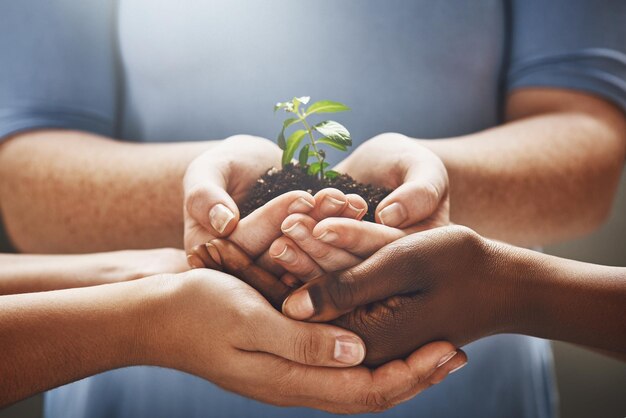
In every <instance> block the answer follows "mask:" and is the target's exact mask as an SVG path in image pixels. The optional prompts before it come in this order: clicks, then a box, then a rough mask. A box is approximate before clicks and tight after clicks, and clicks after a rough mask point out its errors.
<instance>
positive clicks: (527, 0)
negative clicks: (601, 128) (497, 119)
mask: <svg viewBox="0 0 626 418" xmlns="http://www.w3.org/2000/svg"><path fill="white" fill-rule="evenodd" d="M510 54H511V55H510V57H511V60H510V67H509V71H508V74H507V80H506V84H507V86H506V87H507V90H508V91H509V92H510V91H512V90H515V89H517V88H521V87H546V86H549V87H560V88H568V89H574V90H580V91H584V92H588V93H592V94H595V95H598V96H600V97H603V98H605V99H607V100H609V101H611V102H613V103H615V104H616V105H618V106H619V107H621V108H622V109H623V110H625V111H626V1H624V0H550V1H544V0H512V6H511V51H510Z"/></svg>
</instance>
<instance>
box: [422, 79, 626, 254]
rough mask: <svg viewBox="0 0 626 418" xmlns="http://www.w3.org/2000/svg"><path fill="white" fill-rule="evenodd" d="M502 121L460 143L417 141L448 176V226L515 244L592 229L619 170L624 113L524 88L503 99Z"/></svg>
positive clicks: (624, 147)
mask: <svg viewBox="0 0 626 418" xmlns="http://www.w3.org/2000/svg"><path fill="white" fill-rule="evenodd" d="M507 118H508V122H507V123H505V124H504V125H502V126H499V127H496V128H493V129H489V130H486V131H483V132H479V133H476V134H472V135H468V136H465V137H460V138H453V139H445V140H436V141H420V143H421V144H422V145H424V146H426V147H428V148H430V149H431V150H432V151H434V152H435V153H436V154H437V155H439V157H440V158H441V159H442V160H443V162H444V164H445V166H446V168H447V170H448V174H449V177H450V210H451V219H452V221H453V222H456V223H459V224H463V225H468V226H470V227H472V228H474V229H475V230H476V231H478V232H479V233H481V234H483V235H486V236H489V237H492V238H496V239H501V240H504V241H508V242H512V243H515V244H518V245H540V244H547V243H550V242H554V241H559V240H563V239H567V238H572V237H575V236H579V235H582V234H585V233H587V232H589V231H591V230H593V229H594V228H596V227H598V226H599V225H600V224H601V223H602V222H603V221H604V220H605V219H606V218H607V216H608V215H609V213H610V210H611V205H612V202H613V197H614V193H615V190H616V188H617V185H618V183H619V178H620V174H621V171H622V167H623V164H624V158H625V153H626V119H625V116H624V114H623V113H622V112H620V111H619V110H618V109H617V108H615V107H614V106H612V105H611V104H609V103H608V102H606V101H604V100H601V99H598V98H595V97H593V96H590V95H587V94H583V93H575V92H571V91H565V90H555V89H525V90H520V91H518V92H516V93H515V94H513V95H512V96H511V97H510V98H509V100H508V106H507Z"/></svg>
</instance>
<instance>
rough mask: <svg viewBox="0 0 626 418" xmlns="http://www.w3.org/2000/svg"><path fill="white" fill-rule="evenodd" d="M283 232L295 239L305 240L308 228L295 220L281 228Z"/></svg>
mask: <svg viewBox="0 0 626 418" xmlns="http://www.w3.org/2000/svg"><path fill="white" fill-rule="evenodd" d="M283 232H284V233H285V234H286V235H288V236H289V237H291V238H293V239H295V240H296V241H302V240H305V239H306V238H307V237H308V236H309V230H308V229H307V227H306V226H304V225H302V223H301V222H296V223H295V224H293V225H291V226H290V227H289V228H287V229H283Z"/></svg>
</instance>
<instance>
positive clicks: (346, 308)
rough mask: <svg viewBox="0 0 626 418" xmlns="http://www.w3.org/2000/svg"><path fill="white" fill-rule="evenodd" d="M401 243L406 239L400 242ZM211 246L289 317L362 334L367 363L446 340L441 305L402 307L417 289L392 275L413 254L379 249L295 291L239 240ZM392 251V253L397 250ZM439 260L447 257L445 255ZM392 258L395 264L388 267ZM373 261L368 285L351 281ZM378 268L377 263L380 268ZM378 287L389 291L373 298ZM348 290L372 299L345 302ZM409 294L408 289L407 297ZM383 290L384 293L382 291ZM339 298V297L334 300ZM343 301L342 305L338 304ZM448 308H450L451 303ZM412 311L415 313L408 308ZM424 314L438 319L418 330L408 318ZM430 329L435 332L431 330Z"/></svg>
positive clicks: (407, 269)
mask: <svg viewBox="0 0 626 418" xmlns="http://www.w3.org/2000/svg"><path fill="white" fill-rule="evenodd" d="M433 231H437V230H433ZM418 235H419V234H418ZM405 239H408V238H405ZM402 241H404V239H403V240H400V241H396V242H402ZM210 245H211V246H212V248H213V249H214V250H215V251H216V252H217V253H218V254H219V256H218V258H217V259H218V260H219V263H220V267H221V268H222V269H223V270H224V271H226V272H228V273H230V274H232V275H234V276H236V277H238V278H240V279H241V280H243V281H244V282H246V283H247V284H249V285H250V286H252V287H254V288H255V289H257V290H258V291H259V292H260V293H261V294H262V295H263V296H264V297H265V298H266V299H267V300H270V301H272V304H273V305H274V306H278V305H280V302H281V301H284V302H283V304H282V311H283V313H285V314H286V315H288V316H289V317H291V318H293V319H298V320H307V321H316V322H322V321H332V323H333V324H335V325H338V326H340V327H343V328H346V329H349V330H351V331H354V332H355V333H357V334H358V335H359V336H361V337H362V338H363V340H364V341H365V344H366V347H367V355H366V357H365V362H364V363H365V364H366V365H368V366H378V365H380V364H383V363H385V362H386V361H390V360H393V359H397V358H404V357H406V356H407V355H409V353H410V352H411V351H412V350H414V349H416V348H418V347H420V346H422V345H424V344H427V343H429V342H433V341H436V340H445V335H443V336H442V337H441V338H435V337H434V333H436V332H437V330H438V329H437V326H438V325H440V324H441V323H442V322H445V319H446V318H448V316H445V317H442V318H439V317H437V316H436V315H437V314H440V311H441V309H439V310H437V311H435V312H434V313H428V315H426V313H422V312H419V313H418V314H416V315H417V318H416V317H413V316H410V315H408V314H407V312H405V311H404V310H403V309H402V308H405V307H407V308H411V305H410V304H409V303H408V302H407V303H405V301H409V300H411V297H413V296H414V292H413V291H412V290H411V291H407V290H406V289H407V285H406V283H405V282H406V281H407V280H408V279H407V278H406V277H404V276H402V277H399V278H397V279H396V277H395V276H393V274H398V272H404V273H405V275H409V276H410V275H411V274H412V270H411V269H412V268H413V267H414V263H411V260H410V259H408V258H404V259H401V258H398V259H395V258H392V257H389V256H388V257H387V258H386V259H385V256H384V254H385V251H387V250H386V249H387V248H388V247H385V248H384V249H383V250H381V251H380V252H379V253H382V254H383V255H382V256H379V253H376V254H375V255H374V256H373V257H371V258H370V259H368V260H366V261H365V262H364V263H362V264H359V265H358V266H357V267H355V268H352V269H349V270H346V271H345V272H342V273H338V274H325V275H323V276H320V277H318V278H316V279H313V280H311V281H309V282H308V283H306V284H305V285H303V286H302V287H300V288H299V289H297V290H295V291H293V289H291V288H290V287H289V286H287V285H286V284H285V283H283V281H281V280H279V279H278V278H277V277H276V276H274V275H273V274H272V273H270V272H268V271H266V270H264V269H262V268H261V267H259V266H258V265H256V264H255V263H254V261H253V260H252V259H250V257H248V255H247V254H246V253H245V252H244V251H243V250H242V249H241V248H239V247H238V246H237V245H236V244H233V243H232V242H230V241H228V240H223V239H216V240H213V241H211V242H210ZM426 245H427V243H426ZM389 247H391V246H389ZM390 251H391V252H392V254H393V251H394V250H393V249H392V250H390ZM442 258H443V257H442ZM370 260H371V261H370ZM439 261H445V260H441V258H440V259H439ZM381 262H382V263H383V264H382V265H381V266H386V267H387V268H388V269H389V270H390V274H389V275H387V276H385V275H384V274H385V273H386V271H385V270H384V269H382V267H381V266H379V265H378V263H381ZM387 262H388V263H390V264H389V265H387V264H386V263H387ZM370 265H371V267H370V268H369V270H366V272H367V274H368V275H367V276H366V277H367V279H368V281H367V284H368V285H369V287H366V286H362V287H359V284H360V283H361V282H362V281H358V280H355V281H354V282H353V281H351V280H352V279H351V278H352V277H353V275H355V274H356V273H355V272H357V271H359V269H362V268H363V266H370ZM375 267H378V270H376V268H375ZM394 269H395V270H394ZM346 275H347V276H348V277H349V279H346V280H347V281H348V283H349V284H348V285H346V286H345V287H340V285H338V284H337V283H339V280H340V279H341V278H342V277H344V276H346ZM351 285H353V286H354V289H353V288H352V287H349V286H351ZM375 286H378V287H379V288H383V289H385V290H388V294H385V296H381V297H380V299H376V298H373V297H372V296H371V295H377V294H378V293H375V290H377V289H373V288H374V287H375ZM336 289H339V290H336ZM344 291H345V295H349V294H350V292H352V291H354V292H361V293H356V295H357V296H358V297H361V298H365V297H369V298H370V299H368V301H369V302H364V303H360V302H361V299H358V298H355V299H354V302H353V303H348V302H343V300H342V299H341V297H346V298H348V297H350V296H345V295H344V293H341V294H339V292H344ZM292 292H293V293H292ZM407 292H409V294H408V295H407ZM379 293H381V292H380V291H379ZM334 297H337V298H339V299H338V300H337V301H335V300H334V299H333V298H334ZM350 300H352V299H350ZM418 300H419V294H418ZM339 303H341V304H340V305H339V306H337V305H338V304H339ZM445 308H448V310H450V309H449V307H445ZM445 308H444V309H445ZM394 309H395V310H394ZM409 313H415V312H413V310H411V309H409ZM420 314H423V315H424V317H427V318H428V319H431V320H432V321H433V325H430V324H429V323H427V324H426V325H425V327H427V328H425V330H424V332H423V333H422V332H421V330H420V329H419V328H418V329H416V323H411V322H410V321H408V320H407V319H406V318H410V319H412V320H414V321H415V322H417V321H418V320H420V321H421V320H422V317H421V316H419V315H420ZM443 329H444V330H445V329H446V328H445V327H444V328H443ZM429 330H430V331H432V332H430V333H428V332H427V331H429ZM453 342H454V341H453ZM459 352H460V351H459ZM463 356H464V354H463Z"/></svg>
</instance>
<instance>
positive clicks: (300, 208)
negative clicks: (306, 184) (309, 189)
mask: <svg viewBox="0 0 626 418" xmlns="http://www.w3.org/2000/svg"><path fill="white" fill-rule="evenodd" d="M314 207H315V205H313V203H311V202H309V201H308V200H306V199H305V198H304V197H299V198H297V199H296V200H294V201H293V202H292V203H291V205H289V207H288V208H287V212H289V213H301V212H308V211H310V210H311V209H313V208H314Z"/></svg>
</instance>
